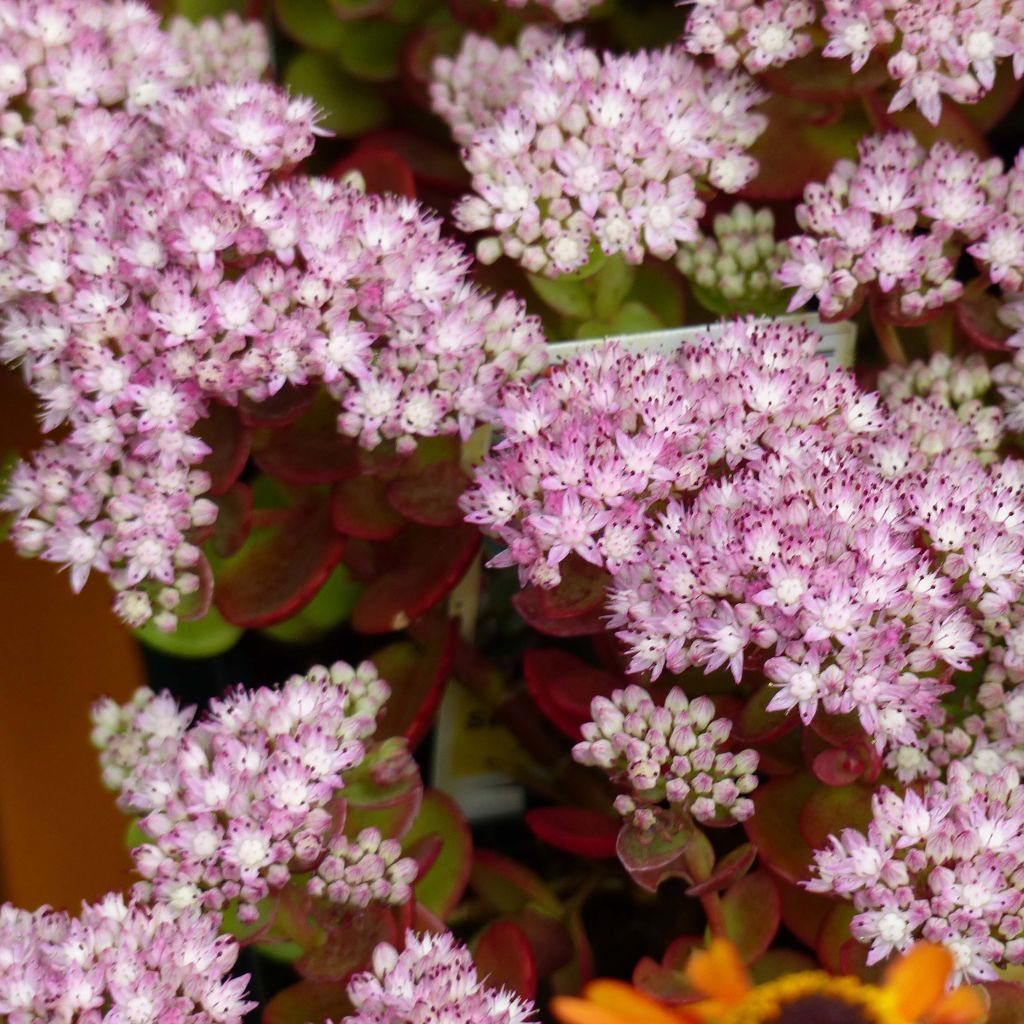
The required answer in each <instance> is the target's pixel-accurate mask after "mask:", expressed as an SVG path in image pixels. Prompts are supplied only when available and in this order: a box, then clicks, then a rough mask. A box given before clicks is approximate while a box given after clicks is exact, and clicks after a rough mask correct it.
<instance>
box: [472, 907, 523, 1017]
mask: <svg viewBox="0 0 1024 1024" xmlns="http://www.w3.org/2000/svg"><path fill="white" fill-rule="evenodd" d="M473 962H474V963H475V964H476V969H477V973H478V974H479V975H480V977H482V978H484V979H486V981H487V984H488V985H490V986H492V987H494V988H506V989H511V990H512V991H513V992H515V993H516V994H517V995H519V996H522V997H523V998H524V999H533V997H534V996H535V995H536V994H537V965H536V963H535V962H534V959H533V952H532V951H531V949H530V943H529V942H528V941H527V938H526V936H525V935H524V934H523V932H522V930H521V929H520V928H518V927H517V926H516V925H514V924H513V923H512V922H511V921H495V922H494V923H493V924H491V925H488V927H487V928H485V929H484V932H483V934H482V935H481V936H480V940H479V942H478V943H477V945H476V948H475V949H474V950H473Z"/></svg>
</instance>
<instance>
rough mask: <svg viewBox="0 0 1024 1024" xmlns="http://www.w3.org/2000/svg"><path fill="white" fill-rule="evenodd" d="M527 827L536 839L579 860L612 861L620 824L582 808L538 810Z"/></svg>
mask: <svg viewBox="0 0 1024 1024" xmlns="http://www.w3.org/2000/svg"><path fill="white" fill-rule="evenodd" d="M526 824H527V825H528V826H529V828H530V831H531V832H533V834H534V835H535V836H537V838H538V839H542V840H543V841H544V842H545V843H550V845H551V846H554V847H556V848H557V849H559V850H565V851H566V852H567V853H574V854H576V855H577V856H579V857H614V856H615V844H616V840H617V839H618V835H619V825H620V823H619V822H618V821H616V820H615V819H613V818H609V817H608V816H607V815H605V814H600V813H599V812H598V811H591V810H588V809H587V808H585V807H539V808H537V809H536V810H532V811H528V812H527V814H526Z"/></svg>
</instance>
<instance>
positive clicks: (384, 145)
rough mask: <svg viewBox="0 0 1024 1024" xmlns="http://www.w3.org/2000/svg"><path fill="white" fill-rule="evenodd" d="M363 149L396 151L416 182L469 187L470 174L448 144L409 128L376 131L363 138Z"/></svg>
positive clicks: (450, 188)
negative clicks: (440, 144)
mask: <svg viewBox="0 0 1024 1024" xmlns="http://www.w3.org/2000/svg"><path fill="white" fill-rule="evenodd" d="M360 146H361V148H362V147H365V148H366V149H368V150H374V149H383V150H386V151H387V152H389V153H395V154H396V155H397V156H398V157H399V158H400V159H401V160H402V162H403V163H404V164H405V165H406V166H407V167H409V168H410V169H411V170H412V174H413V177H414V178H415V179H416V182H417V183H421V184H424V185H427V186H429V187H433V188H435V189H444V190H446V191H451V192H462V191H463V190H465V189H466V188H468V187H469V174H468V172H467V171H466V168H465V167H463V165H462V161H461V160H459V158H458V156H457V155H456V154H455V152H453V150H452V148H451V147H449V146H439V145H438V144H437V142H436V140H434V139H431V138H427V137H425V136H423V135H417V134H415V133H413V132H408V131H385V132H375V133H374V134H372V135H369V136H367V137H366V138H364V139H363V141H362V143H361V144H360Z"/></svg>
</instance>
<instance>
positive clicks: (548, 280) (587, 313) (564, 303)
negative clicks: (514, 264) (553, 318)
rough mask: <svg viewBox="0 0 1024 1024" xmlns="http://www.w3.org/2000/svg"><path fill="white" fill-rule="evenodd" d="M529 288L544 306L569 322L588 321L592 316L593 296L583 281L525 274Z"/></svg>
mask: <svg viewBox="0 0 1024 1024" xmlns="http://www.w3.org/2000/svg"><path fill="white" fill-rule="evenodd" d="M526 277H527V280H528V281H529V282H530V287H531V288H532V289H533V290H534V291H535V292H536V293H537V295H538V296H539V297H540V299H541V301H543V302H544V303H545V305H547V306H550V307H551V309H553V310H554V311H555V312H556V313H561V314H562V316H564V317H568V318H569V319H570V320H589V319H590V318H591V317H592V316H593V315H594V296H593V294H592V292H591V290H590V289H589V288H588V287H587V286H586V284H585V283H584V282H583V281H579V280H574V279H573V278H571V277H565V278H563V277H557V278H552V277H542V276H541V275H540V274H527V275H526Z"/></svg>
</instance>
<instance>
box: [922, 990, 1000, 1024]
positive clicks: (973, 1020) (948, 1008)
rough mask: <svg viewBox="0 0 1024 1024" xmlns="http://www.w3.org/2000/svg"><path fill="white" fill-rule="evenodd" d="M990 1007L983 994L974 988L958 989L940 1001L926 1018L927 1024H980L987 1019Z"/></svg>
mask: <svg viewBox="0 0 1024 1024" xmlns="http://www.w3.org/2000/svg"><path fill="white" fill-rule="evenodd" d="M987 1012H988V1007H987V1006H986V1005H985V1000H984V999H982V998H981V993H980V992H978V991H976V990H975V989H973V988H958V989H956V991H954V992H950V994H949V995H948V996H945V997H943V998H942V999H940V1000H939V1002H938V1004H937V1005H936V1006H935V1008H934V1009H933V1010H932V1012H931V1013H929V1014H928V1016H927V1017H925V1021H926V1022H927V1024H978V1022H979V1021H982V1020H984V1019H985V1014H986V1013H987Z"/></svg>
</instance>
